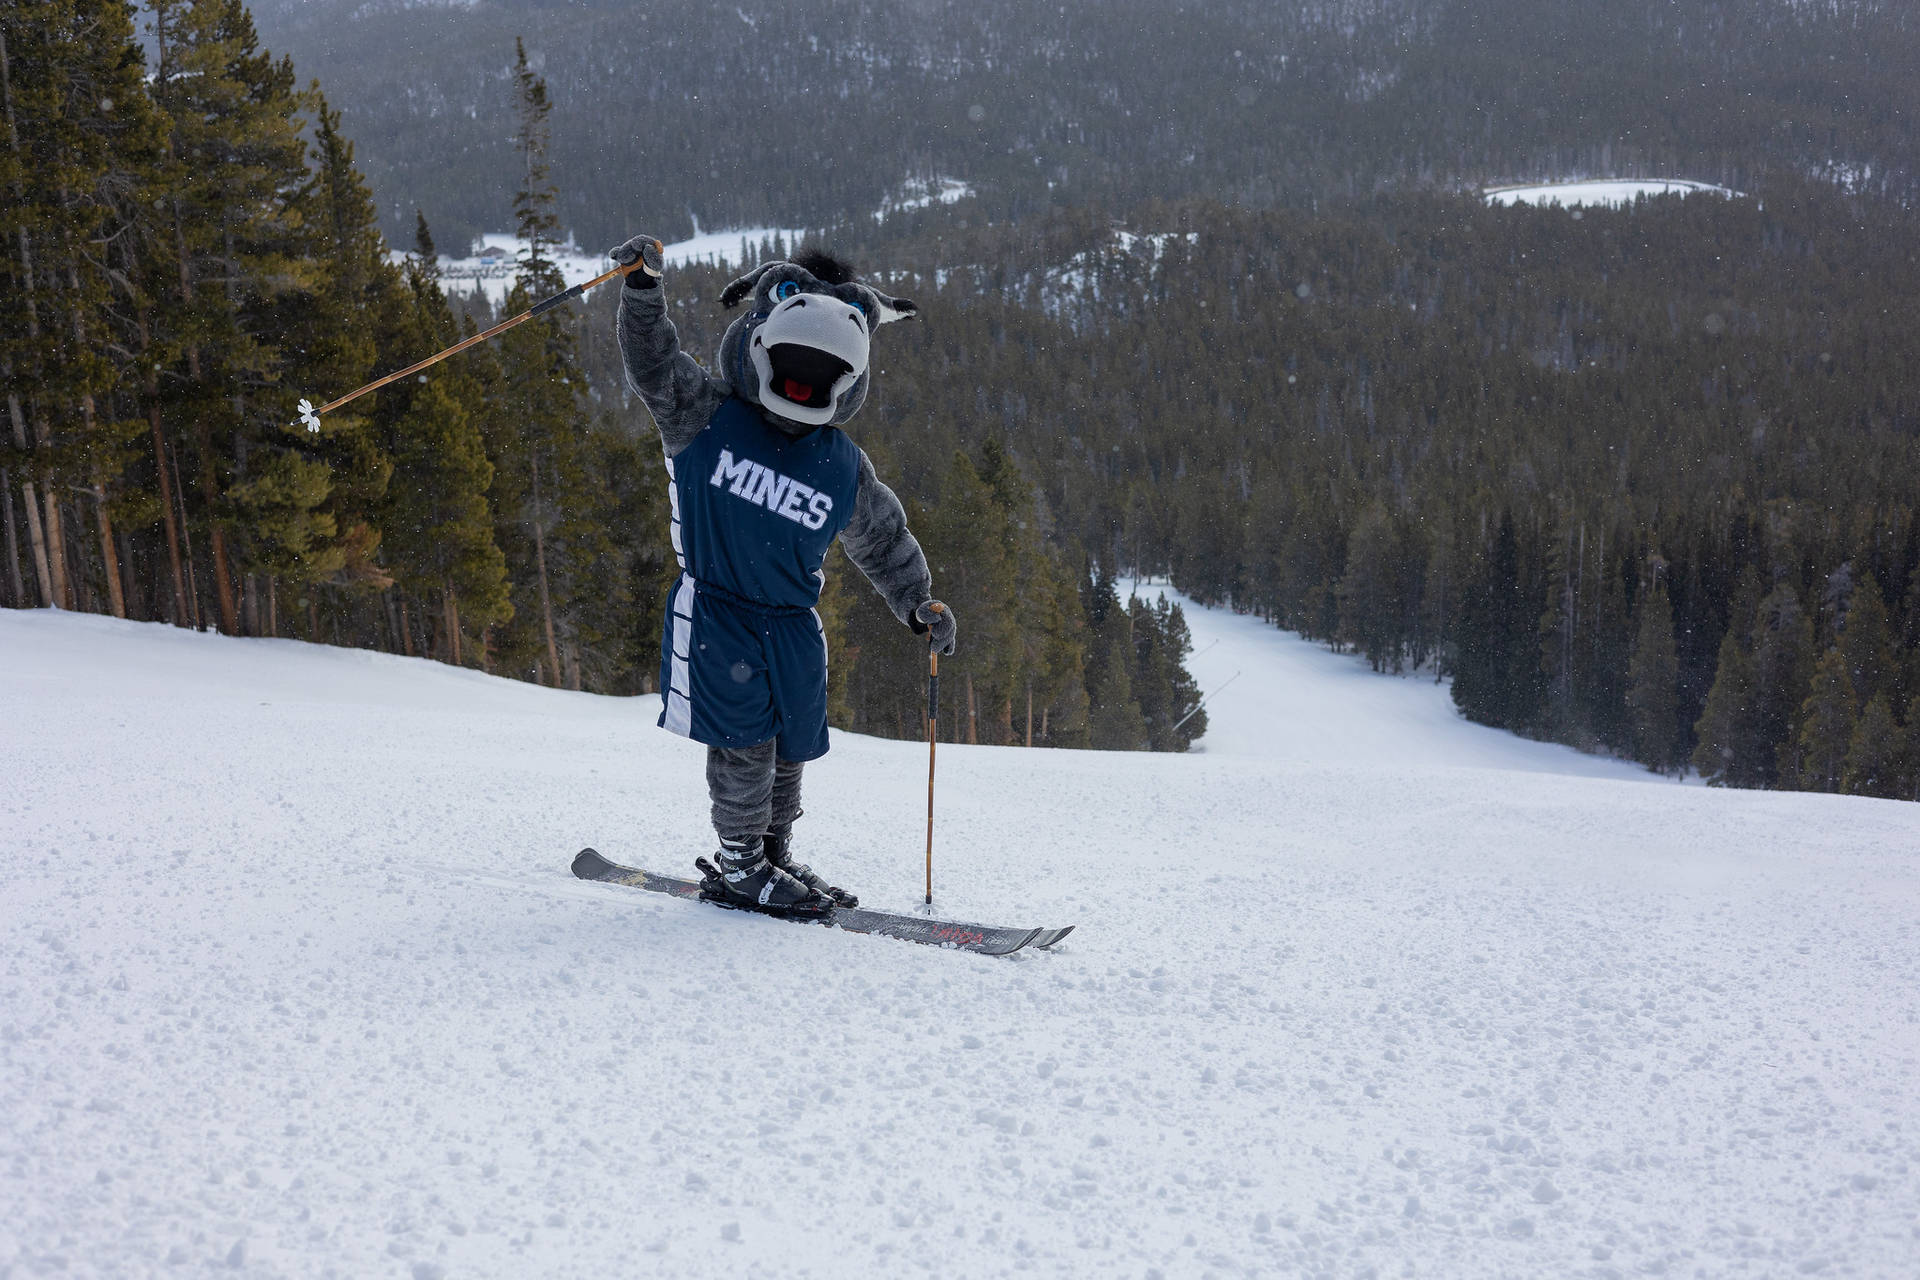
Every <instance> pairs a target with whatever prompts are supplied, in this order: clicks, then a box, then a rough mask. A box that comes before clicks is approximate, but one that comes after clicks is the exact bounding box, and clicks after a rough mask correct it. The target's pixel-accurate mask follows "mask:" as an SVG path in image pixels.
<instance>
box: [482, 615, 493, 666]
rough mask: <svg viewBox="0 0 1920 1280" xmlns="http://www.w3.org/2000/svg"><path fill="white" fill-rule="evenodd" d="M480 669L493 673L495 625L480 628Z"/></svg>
mask: <svg viewBox="0 0 1920 1280" xmlns="http://www.w3.org/2000/svg"><path fill="white" fill-rule="evenodd" d="M480 669H481V670H482V671H484V672H486V673H487V674H488V675H492V674H493V625H492V624H491V623H489V624H488V625H486V626H484V627H482V628H480Z"/></svg>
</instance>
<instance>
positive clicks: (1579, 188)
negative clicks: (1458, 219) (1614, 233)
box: [1482, 178, 1741, 208]
mask: <svg viewBox="0 0 1920 1280" xmlns="http://www.w3.org/2000/svg"><path fill="white" fill-rule="evenodd" d="M1700 192H1711V193H1712V194H1714V195H1717V196H1725V197H1732V196H1738V195H1740V194H1741V193H1740V192H1738V191H1731V190H1729V189H1728V188H1726V187H1716V186H1714V185H1713V184H1712V183H1708V182H1688V181H1686V180H1684V179H1681V178H1653V179H1639V178H1609V179H1603V180H1600V181H1596V182H1554V183H1547V184H1545V185H1543V186H1537V187H1488V188H1487V189H1486V190H1485V191H1484V192H1483V193H1482V194H1483V195H1485V196H1486V198H1487V203H1489V204H1535V205H1561V206H1564V207H1566V208H1572V207H1574V206H1576V205H1606V206H1609V207H1611V208H1619V207H1620V206H1622V205H1630V204H1632V203H1633V202H1634V201H1635V200H1638V199H1640V198H1641V197H1642V196H1647V197H1652V196H1667V195H1681V196H1686V195H1694V194H1697V193H1700Z"/></svg>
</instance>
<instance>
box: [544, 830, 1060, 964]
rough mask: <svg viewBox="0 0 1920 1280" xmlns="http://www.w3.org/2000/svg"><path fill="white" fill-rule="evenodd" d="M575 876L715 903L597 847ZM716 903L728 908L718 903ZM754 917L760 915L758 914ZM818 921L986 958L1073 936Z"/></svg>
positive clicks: (696, 888)
mask: <svg viewBox="0 0 1920 1280" xmlns="http://www.w3.org/2000/svg"><path fill="white" fill-rule="evenodd" d="M573 874H574V875H576V876H578V877H580V878H581V879H582V880H596V881H598V882H600V883H601V884H617V885H624V886H626V887H627V888H630V889H646V890H648V891H650V892H653V893H664V894H669V895H671V896H672V897H675V898H691V899H693V900H695V901H697V902H704V901H710V899H704V898H702V897H701V896H700V882H699V881H697V880H680V879H676V878H675V877H673V876H663V875H656V874H655V873H653V872H651V871H642V870H640V869H639V868H637V867H623V866H621V865H620V864H619V863H617V862H609V861H607V860H606V859H605V858H603V857H601V856H600V854H598V853H597V852H595V851H594V850H592V849H582V850H581V851H580V853H579V855H578V856H576V857H575V858H574V860H573ZM713 905H714V906H716V907H725V906H726V904H724V903H719V902H715V903H713ZM727 909H728V910H735V911H737V910H744V909H745V908H739V907H728V908H727ZM752 914H755V915H758V914H761V913H759V912H753V913H752ZM813 923H818V924H824V925H830V926H832V927H833V928H836V929H845V930H846V931H847V932H848V933H871V934H876V935H878V936H880V937H885V938H898V939H900V940H901V941H902V942H918V943H922V944H924V945H926V946H933V947H952V948H954V949H955V950H957V951H972V952H975V953H976V954H979V955H985V956H1005V955H1012V954H1013V953H1014V952H1016V951H1018V950H1020V949H1021V948H1022V947H1028V946H1031V947H1037V948H1040V949H1045V948H1047V947H1051V946H1053V945H1054V944H1055V943H1057V942H1059V941H1060V940H1061V939H1062V938H1064V937H1066V936H1067V935H1068V934H1070V933H1072V932H1073V926H1072V925H1068V926H1066V928H1064V929H1004V928H998V927H996V926H994V925H986V924H966V923H963V922H961V921H957V920H929V919H927V918H926V917H925V916H907V915H896V914H894V913H893V912H890V911H869V910H867V909H866V908H865V907H835V908H834V909H833V910H832V911H831V912H829V913H828V914H826V915H824V916H820V917H816V918H813Z"/></svg>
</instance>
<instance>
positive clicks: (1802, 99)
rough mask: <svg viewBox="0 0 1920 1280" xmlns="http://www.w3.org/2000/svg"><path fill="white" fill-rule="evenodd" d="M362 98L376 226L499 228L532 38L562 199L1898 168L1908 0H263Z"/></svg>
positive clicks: (1257, 195)
mask: <svg viewBox="0 0 1920 1280" xmlns="http://www.w3.org/2000/svg"><path fill="white" fill-rule="evenodd" d="M255 11H256V16H257V18H258V22H259V25H260V28H261V31H262V34H263V36H264V37H265V39H266V41H267V42H268V44H269V45H270V46H271V47H272V48H274V49H275V50H276V51H281V52H286V53H290V54H292V55H293V57H294V58H295V61H296V63H297V65H298V67H299V69H300V71H301V72H302V74H306V75H317V76H318V77H319V78H320V79H321V81H322V83H323V86H324V87H325V88H326V90H327V91H328V93H329V94H330V95H331V97H332V98H333V100H334V102H335V105H337V106H339V107H340V108H342V109H343V110H344V112H345V117H346V129H347V131H348V133H349V134H350V135H351V136H353V137H354V138H355V139H356V141H357V143H358V144H359V158H360V160H361V162H362V164H363V165H364V166H365V167H366V169H367V171H368V174H369V176H370V177H371V179H372V180H373V183H374V187H375V190H376V191H377V193H378V194H379V196H380V198H381V201H382V205H383V210H384V213H385V216H386V217H387V219H388V223H389V229H390V231H392V232H393V233H395V234H401V233H407V234H410V232H411V226H412V224H411V216H412V209H413V207H414V206H415V205H416V204H418V205H420V206H422V207H424V208H425V209H426V211H427V213H428V215H429V217H430V218H432V219H433V220H434V222H435V224H436V226H437V227H439V228H440V229H441V231H442V233H443V235H442V238H443V240H444V241H445V242H447V243H449V244H452V243H454V237H455V236H457V235H461V234H471V233H473V232H475V231H479V230H485V229H490V228H493V227H497V226H498V225H500V223H501V219H502V217H503V216H504V214H505V213H506V211H507V209H508V208H509V204H510V200H511V196H512V190H513V179H512V173H513V166H512V165H511V163H509V161H508V138H509V135H510V134H511V131H512V126H511V118H510V112H509V95H508V92H507V67H508V64H509V62H510V61H511V59H512V51H513V41H514V38H515V37H516V36H524V37H525V38H526V41H527V45H528V49H529V51H530V53H531V54H532V56H533V59H534V64H535V66H536V68H537V69H538V70H540V71H541V72H542V74H544V75H545V76H546V78H547V80H548V82H549V85H550V87H551V89H552V91H553V96H554V99H555V102H556V104H557V105H556V112H555V116H554V173H555V176H556V178H557V179H558V181H559V184H560V187H561V191H562V217H563V221H564V222H565V224H566V225H567V226H568V227H569V228H570V229H572V230H573V231H574V232H575V233H576V234H578V235H579V236H580V238H581V242H582V243H583V244H587V245H594V244H598V243H600V242H602V241H610V240H612V239H614V238H616V237H618V236H620V235H622V234H625V233H627V232H629V231H630V230H632V229H633V228H636V227H645V228H648V229H650V230H652V231H654V232H656V233H658V234H662V235H665V236H668V237H669V238H678V237H680V236H684V235H687V234H690V233H691V231H692V229H693V220H694V219H698V220H699V221H700V222H701V223H703V224H704V225H706V226H709V227H715V226H795V225H815V226H818V225H822V224H825V223H828V222H830V221H834V220H836V219H840V218H843V217H846V216H848V215H849V214H850V213H852V214H858V215H862V216H864V215H865V214H866V213H867V212H869V211H871V210H873V209H875V208H876V207H878V206H879V205H880V203H881V201H882V200H883V199H884V198H885V196H886V195H887V193H888V192H889V191H890V190H892V189H893V188H895V187H896V186H897V185H898V184H899V183H900V182H901V181H902V180H904V179H906V178H909V177H915V176H917V177H922V178H924V177H930V176H933V175H935V174H940V175H947V176H952V177H956V178H958V179H961V180H964V181H966V182H969V183H971V184H973V185H974V186H975V188H976V189H977V190H978V191H979V193H980V200H981V203H980V205H979V206H978V208H979V211H980V213H982V214H984V215H986V216H990V217H993V218H996V219H1004V218H1007V217H1010V216H1015V215H1018V214H1020V213H1021V212H1023V211H1027V210H1031V209H1033V208H1035V207H1037V206H1039V205H1041V204H1045V203H1047V202H1050V201H1066V202H1086V201H1100V202H1104V203H1106V204H1108V205H1110V206H1114V207H1130V206H1132V205H1133V204H1136V203H1138V202H1140V201H1141V200H1144V199H1148V198H1153V197H1179V196H1184V195H1190V194H1196V193H1199V194H1208V195H1212V196H1216V197H1220V198H1223V199H1232V200H1245V201H1252V202H1256V203H1266V202H1272V201H1303V200H1310V199H1312V198H1315V197H1318V196H1323V195H1326V194H1329V193H1335V192H1338V193H1348V192H1364V191H1366V190H1369V189H1371V188H1373V187H1374V186H1376V185H1378V184H1381V183H1388V184H1403V183H1408V182H1441V183H1449V182H1454V181H1464V182H1479V181H1482V180H1495V179H1511V180H1516V181H1517V180H1526V179H1537V178H1546V177H1554V176H1562V175H1575V176H1590V175H1597V176H1641V175H1658V176H1680V177H1691V178H1699V179H1704V180H1710V181H1716V182H1725V183H1728V184H1730V185H1733V186H1736V187H1741V188H1743V189H1744V188H1745V187H1746V186H1748V185H1750V184H1751V182H1752V179H1753V177H1754V175H1755V173H1756V172H1759V171H1764V170H1766V169H1768V168H1769V167H1777V166H1786V167H1788V168H1791V169H1793V170H1795V171H1796V172H1803V173H1804V172H1825V173H1832V174H1834V175H1836V176H1839V177H1843V178H1845V179H1846V180H1848V181H1852V182H1859V183H1866V184H1871V185H1874V186H1877V187H1885V188H1891V189H1895V190H1901V191H1904V190H1908V189H1910V188H1911V186H1912V184H1913V181H1914V176H1915V173H1916V171H1920V166H1916V164H1915V155H1916V141H1915V133H1914V130H1915V127H1916V125H1915V121H1916V120H1920V19H1916V17H1915V16H1914V15H1913V14H1912V13H1911V12H1910V11H1909V9H1908V8H1907V7H1904V6H1896V5H1882V4H1877V3H1868V2H1863V3H1859V4H1854V5H1820V6H1807V5H1795V4H1788V3H1777V2H1773V0H1748V2H1746V3H1741V4H1724V3H1719V2H1718V0H1677V2H1670V0H1618V2H1614V3H1608V4H1605V5H1542V4H1539V3H1537V2H1536V0H1353V2H1350V3H1329V4H1312V5H1303V6H1290V5H1276V4H1273V3H1271V2H1270V0H1210V2H1206V3H1186V2H1183V0H1113V3H1103V4H1100V5H1094V6H1089V5H1083V4H1076V5H1071V6H1062V5H1055V4H1042V3H1036V2H1034V0H978V2H970V3H966V4H959V3H947V2H944V0H861V2H859V3H851V2H846V0H784V2H782V3H771V2H769V0H746V2H745V3H742V4H739V5H732V4H728V5H711V6H709V5H677V4H665V3H655V2H652V0H648V2H644V3H628V2H627V0H583V2H582V3H575V4H566V5H555V4H549V3H538V2H536V0H476V3H473V4H417V5H407V4H381V3H360V2H359V0H260V3H258V4H257V5H256V6H255Z"/></svg>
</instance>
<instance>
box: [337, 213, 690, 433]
mask: <svg viewBox="0 0 1920 1280" xmlns="http://www.w3.org/2000/svg"><path fill="white" fill-rule="evenodd" d="M659 243H660V242H659V241H657V240H656V241H654V244H655V245H656V246H657V245H658V244H659ZM644 265H645V260H644V259H642V258H635V259H634V260H633V261H632V262H629V263H627V264H626V265H625V266H623V267H615V268H614V269H613V270H611V271H609V272H606V273H605V274H603V275H597V276H595V277H594V278H593V279H591V280H589V281H587V282H586V283H584V284H577V285H574V286H573V288H571V289H563V290H561V291H560V292H559V293H556V294H554V295H553V296H552V297H551V298H548V299H546V300H545V301H542V302H536V303H534V304H533V305H532V306H531V307H528V308H527V309H526V310H525V311H522V312H521V313H520V314H519V315H517V316H510V317H508V318H507V319H505V320H502V321H501V322H500V323H499V324H497V325H495V326H493V328H491V329H488V330H486V331H485V332H484V333H476V334H474V335H473V336H472V337H471V338H466V339H463V340H461V341H459V342H456V343H454V344H453V345H452V346H450V347H448V348H447V349H446V350H445V351H442V352H441V353H440V354H439V355H437V356H428V357H427V358H426V359H425V360H422V361H421V362H420V363H419V364H410V365H408V366H407V367H406V368H404V369H402V370H400V371H399V372H398V373H390V374H388V375H387V376H386V377H384V378H379V379H376V380H375V381H373V382H369V383H368V384H367V385H366V386H364V387H361V388H360V389H359V390H358V391H349V392H347V394H346V395H343V396H341V397H340V398H339V399H337V400H329V401H328V402H327V403H325V404H323V405H321V406H320V407H319V408H318V409H316V408H314V407H313V401H311V400H306V399H302V400H301V401H300V421H301V422H302V423H304V424H306V428H307V430H308V431H318V430H319V429H320V415H321V414H323V413H331V412H332V411H333V410H335V409H338V408H339V407H340V406H341V405H343V404H345V403H346V402H347V401H349V400H355V399H358V398H359V397H361V396H363V395H365V394H367V392H369V391H378V390H379V389H380V388H381V387H384V386H386V385H387V384H388V383H389V382H398V381H399V380H400V379H402V378H404V377H406V376H407V375H408V374H410V373H418V372H420V371H421V370H422V369H425V368H426V367H428V366H429V365H436V364H439V363H440V362H441V361H442V360H445V359H446V358H447V357H448V356H451V355H457V354H459V353H460V352H462V351H465V350H466V349H467V348H468V347H470V346H472V345H473V344H474V343H476V342H485V341H486V340H487V339H488V338H492V337H495V336H497V335H499V334H502V333H505V332H506V331H507V330H509V329H511V328H513V327H514V326H515V325H517V324H519V323H521V322H522V321H524V320H531V319H533V318H534V317H535V316H537V315H541V314H543V313H545V312H548V311H551V310H553V309H554V308H555V307H557V306H559V305H560V304H561V303H563V302H568V301H571V300H572V299H574V298H577V297H579V296H580V295H581V294H583V293H585V292H586V291H587V290H589V289H592V288H595V287H596V286H598V285H603V284H605V283H606V282H607V281H609V280H611V279H613V278H614V277H615V276H624V275H626V274H627V273H628V272H629V271H633V270H636V269H638V268H641V267H643V266H644ZM648 274H649V275H652V274H654V272H653V271H652V270H651V269H649V270H648Z"/></svg>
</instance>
